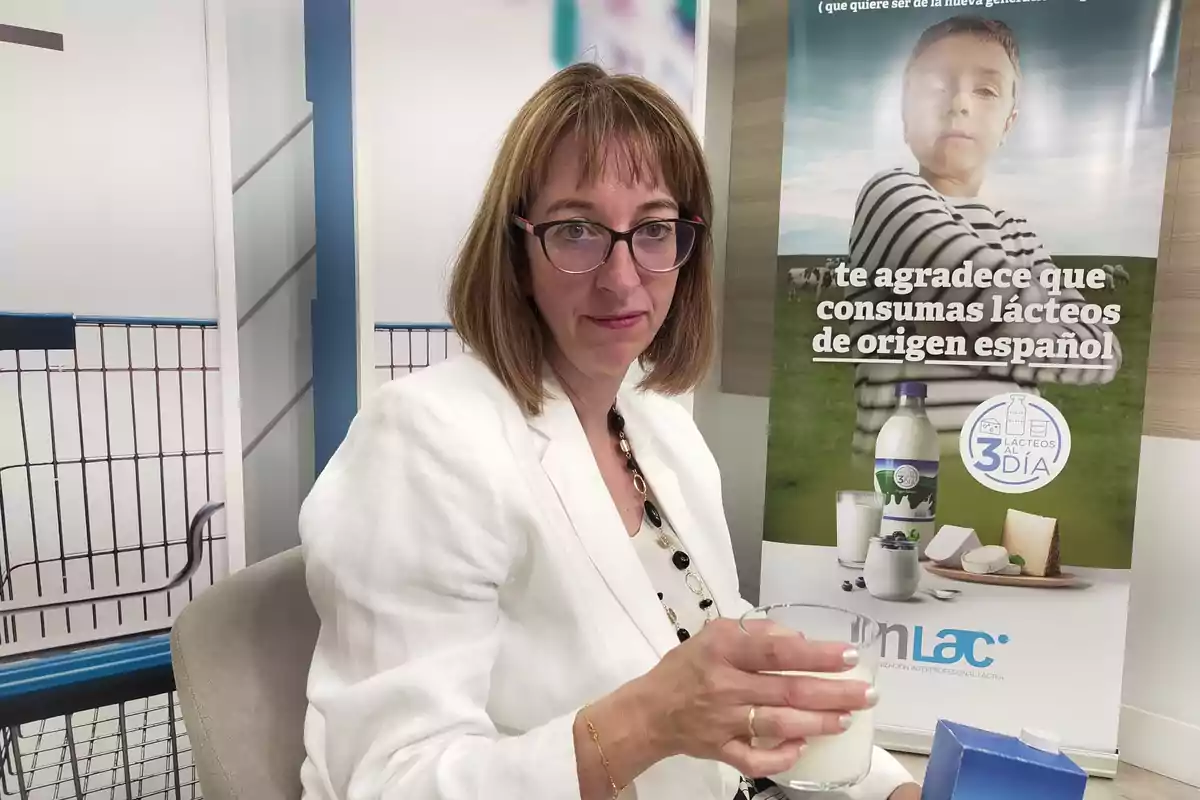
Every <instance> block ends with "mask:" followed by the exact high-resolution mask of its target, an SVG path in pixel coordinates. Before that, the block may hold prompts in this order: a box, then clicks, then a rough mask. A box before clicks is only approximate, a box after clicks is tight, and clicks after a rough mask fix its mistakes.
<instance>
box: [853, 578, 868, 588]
mask: <svg viewBox="0 0 1200 800" xmlns="http://www.w3.org/2000/svg"><path fill="white" fill-rule="evenodd" d="M854 585H855V586H857V587H858V588H860V589H865V588H867V579H866V578H864V577H863V576H861V575H859V576H858V580H856V581H855V582H854Z"/></svg>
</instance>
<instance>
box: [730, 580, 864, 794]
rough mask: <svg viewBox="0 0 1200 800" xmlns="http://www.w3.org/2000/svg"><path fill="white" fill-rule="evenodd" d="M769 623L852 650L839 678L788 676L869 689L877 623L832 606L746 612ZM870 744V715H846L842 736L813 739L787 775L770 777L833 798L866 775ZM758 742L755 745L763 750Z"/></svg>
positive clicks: (745, 617) (781, 606)
mask: <svg viewBox="0 0 1200 800" xmlns="http://www.w3.org/2000/svg"><path fill="white" fill-rule="evenodd" d="M750 620H770V621H772V622H775V623H776V624H778V625H782V626H784V627H785V628H789V629H791V630H794V631H797V632H798V633H802V634H804V636H805V638H807V639H809V640H811V641H826V642H845V643H847V644H849V645H852V646H853V647H854V648H855V649H857V650H858V656H859V660H858V664H856V665H855V666H853V667H851V668H850V669H848V670H846V671H844V672H789V673H786V674H788V675H810V676H812V677H814V678H821V679H824V680H855V681H862V682H863V683H867V684H870V685H872V686H874V685H875V675H876V673H877V671H878V666H879V632H880V626H879V623H877V622H875V621H874V620H873V619H871V618H869V617H866V616H864V615H862V614H858V613H856V612H854V611H848V610H846V609H842V608H834V607H833V606H822V605H810V604H805V603H781V604H778V605H770V606H764V607H762V608H756V609H754V610H752V611H748V612H746V614H745V615H743V616H742V621H741V624H742V629H743V630H745V625H746V623H747V621H750ZM874 741H875V714H874V710H873V709H866V710H863V711H855V712H852V714H851V722H850V727H849V728H848V729H847V730H846V731H845V732H844V733H838V734H834V735H830V736H814V737H811V738H809V739H808V740H807V746H806V747H805V748H804V752H803V753H801V755H800V758H799V760H797V761H796V763H795V764H794V765H793V766H792V768H791V769H789V770H787V771H785V772H781V773H779V774H778V775H770V776H768V777H770V779H771V780H773V781H775V783H777V784H779V785H780V786H783V787H785V788H789V789H795V790H798V791H802V792H834V791H838V790H840V789H846V788H848V787H850V786H854V785H856V784H858V783H860V782H862V781H863V779H865V778H866V777H867V773H869V772H870V771H871V753H872V750H873V747H874ZM768 744H769V743H768V742H765V741H760V742H759V745H760V746H764V745H768Z"/></svg>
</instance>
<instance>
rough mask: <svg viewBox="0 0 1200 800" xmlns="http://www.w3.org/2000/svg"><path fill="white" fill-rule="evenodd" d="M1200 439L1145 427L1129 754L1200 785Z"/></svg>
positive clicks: (1129, 665) (1124, 715)
mask: <svg viewBox="0 0 1200 800" xmlns="http://www.w3.org/2000/svg"><path fill="white" fill-rule="evenodd" d="M1197 476H1200V442H1196V441H1190V440H1184V439H1163V438H1158V437H1151V436H1147V437H1143V439H1142V460H1141V470H1140V475H1139V478H1138V499H1137V517H1136V522H1135V525H1134V527H1135V535H1134V543H1133V583H1132V586H1131V588H1130V598H1129V629H1128V633H1127V634H1126V637H1127V638H1126V653H1125V682H1124V697H1123V701H1124V706H1123V708H1122V709H1121V735H1120V746H1121V757H1122V758H1123V759H1125V760H1127V761H1129V762H1130V763H1133V764H1137V765H1138V766H1141V767H1145V768H1146V769H1150V770H1153V771H1155V772H1161V773H1163V774H1165V775H1170V776H1171V777H1173V778H1177V779H1179V780H1183V781H1187V782H1188V783H1192V784H1195V785H1197V786H1200V759H1197V754H1200V690H1197V688H1196V665H1197V664H1200V594H1197V588H1196V587H1197V576H1198V575H1200V547H1198V546H1197V539H1198V537H1200V516H1197V514H1196V513H1195V506H1193V505H1192V503H1193V502H1195V498H1196V487H1197Z"/></svg>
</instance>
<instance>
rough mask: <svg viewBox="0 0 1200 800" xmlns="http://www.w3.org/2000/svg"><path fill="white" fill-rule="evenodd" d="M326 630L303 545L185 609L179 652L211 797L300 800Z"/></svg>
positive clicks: (200, 768) (183, 697)
mask: <svg viewBox="0 0 1200 800" xmlns="http://www.w3.org/2000/svg"><path fill="white" fill-rule="evenodd" d="M318 628H319V623H318V620H317V615H316V612H315V611H314V610H313V607H312V604H311V602H310V600H309V597H308V590H307V588H306V587H305V583H304V561H303V559H302V557H301V554H300V548H298V547H297V548H293V549H291V550H288V551H286V552H284V553H280V554H279V555H276V556H273V557H271V558H268V559H266V560H264V561H260V562H259V563H257V564H254V565H252V566H250V567H247V568H246V569H244V570H241V571H239V572H236V573H234V574H233V575H231V576H229V577H228V578H225V579H223V580H221V581H218V582H217V584H216V585H214V586H212V587H211V588H209V589H206V590H205V591H204V592H203V593H201V594H200V595H199V596H198V597H196V599H194V600H192V601H191V602H190V603H188V604H187V605H186V606H184V609H183V611H182V612H181V613H180V614H179V616H178V618H177V619H176V620H175V624H174V626H173V628H172V630H171V655H172V661H173V662H174V670H175V683H176V687H177V690H178V692H179V701H180V705H181V706H182V707H183V719H184V724H185V725H186V727H187V733H188V738H189V739H190V741H191V745H192V757H193V759H194V761H195V764H196V770H197V774H198V776H199V778H200V788H201V792H202V793H203V795H204V798H205V800H299V797H300V793H301V789H300V766H301V764H302V763H303V761H304V740H303V732H304V715H305V710H306V708H307V699H306V693H305V686H306V683H307V680H308V669H309V663H310V662H311V660H312V653H313V647H314V646H315V645H316V641H317V631H318Z"/></svg>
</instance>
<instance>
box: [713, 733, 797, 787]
mask: <svg viewBox="0 0 1200 800" xmlns="http://www.w3.org/2000/svg"><path fill="white" fill-rule="evenodd" d="M803 749H804V742H801V741H798V742H782V743H781V744H779V745H777V746H775V747H770V748H767V747H751V746H750V744H749V743H748V742H745V741H743V740H741V739H734V740H732V741H730V742H728V743H727V744H726V745H725V746H724V747H722V748H721V760H722V761H724V762H725V763H726V764H728V765H730V766H731V767H733V768H735V769H736V770H738V771H739V772H741V773H742V774H743V775H745V776H746V777H748V778H765V777H767V776H769V775H778V774H779V773H780V772H785V771H787V770H789V769H791V768H792V767H793V766H795V764H796V761H797V760H798V759H799V758H800V753H801V751H802V750H803Z"/></svg>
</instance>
